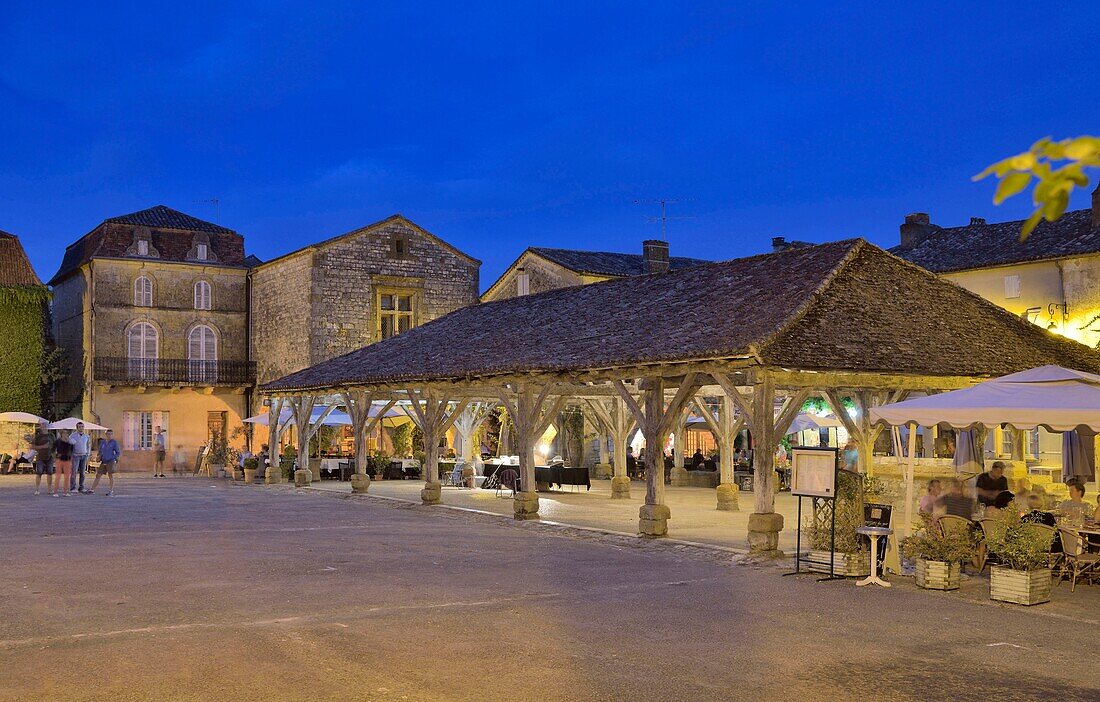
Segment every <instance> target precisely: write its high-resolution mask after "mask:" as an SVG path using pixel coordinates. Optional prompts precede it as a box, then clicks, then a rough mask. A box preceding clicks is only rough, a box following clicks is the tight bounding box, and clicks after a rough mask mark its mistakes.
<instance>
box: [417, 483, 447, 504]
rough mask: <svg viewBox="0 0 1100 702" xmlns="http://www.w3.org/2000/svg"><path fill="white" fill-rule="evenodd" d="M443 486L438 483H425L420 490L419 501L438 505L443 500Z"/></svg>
mask: <svg viewBox="0 0 1100 702" xmlns="http://www.w3.org/2000/svg"><path fill="white" fill-rule="evenodd" d="M442 495H443V486H442V485H440V484H439V483H427V484H425V485H424V489H422V490H421V491H420V501H421V502H423V503H424V504H426V505H438V504H439V503H440V502H442V501H443V497H442Z"/></svg>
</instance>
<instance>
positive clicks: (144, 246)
mask: <svg viewBox="0 0 1100 702" xmlns="http://www.w3.org/2000/svg"><path fill="white" fill-rule="evenodd" d="M137 254H138V256H148V255H149V242H148V241H145V240H144V239H143V240H141V241H139V242H138V243H137Z"/></svg>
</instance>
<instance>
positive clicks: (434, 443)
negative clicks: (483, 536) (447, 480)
mask: <svg viewBox="0 0 1100 702" xmlns="http://www.w3.org/2000/svg"><path fill="white" fill-rule="evenodd" d="M406 392H407V393H408V396H409V400H410V403H409V406H410V408H411V409H412V414H410V415H409V417H410V418H411V419H412V420H413V421H414V422H416V424H417V426H419V427H420V431H421V433H423V434H424V465H423V466H422V467H421V470H422V471H423V472H424V487H423V489H421V491H420V501H421V502H423V503H424V504H426V505H437V504H439V503H440V502H441V501H442V494H443V488H442V485H440V483H439V441H440V439H442V438H443V437H444V436H446V434H447V430H448V429H450V428H451V425H452V424H454V422H455V420H456V419H458V416H459V415H460V414H461V413H462V412H463V411H464V410H465V409H466V405H467V404H468V403H469V400H462V401H460V402H459V403H458V404H457V405H456V406H455V407H454V408H453V409H451V410H450V411H448V409H449V407H450V400H448V399H447V398H446V397H444V396H442V395H440V394H439V393H437V392H435V391H433V390H431V389H421V390H420V392H419V393H417V392H416V391H415V390H413V389H412V388H409V389H408V390H407V391H406Z"/></svg>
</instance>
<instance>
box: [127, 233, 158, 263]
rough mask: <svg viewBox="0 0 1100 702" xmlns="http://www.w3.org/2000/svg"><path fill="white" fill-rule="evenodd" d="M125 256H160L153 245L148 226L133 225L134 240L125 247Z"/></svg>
mask: <svg viewBox="0 0 1100 702" xmlns="http://www.w3.org/2000/svg"><path fill="white" fill-rule="evenodd" d="M126 255H127V256H140V257H141V258H160V252H159V251H157V250H156V248H154V247H153V233H152V232H151V231H149V228H148V227H135V228H134V240H133V242H131V244H130V246H128V247H127V248H126Z"/></svg>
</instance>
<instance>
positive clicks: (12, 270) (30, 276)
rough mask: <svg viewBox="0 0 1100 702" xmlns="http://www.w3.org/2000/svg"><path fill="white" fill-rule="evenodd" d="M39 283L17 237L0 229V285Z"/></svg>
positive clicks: (40, 282)
mask: <svg viewBox="0 0 1100 702" xmlns="http://www.w3.org/2000/svg"><path fill="white" fill-rule="evenodd" d="M41 284H42V281H41V280H39V279H38V275H37V274H36V273H35V272H34V268H33V267H32V266H31V262H30V260H28V259H27V252H26V251H24V250H23V245H22V244H21V243H19V237H17V236H15V235H14V234H8V233H7V232H2V231H0V286H5V287H6V286H12V285H41Z"/></svg>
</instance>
